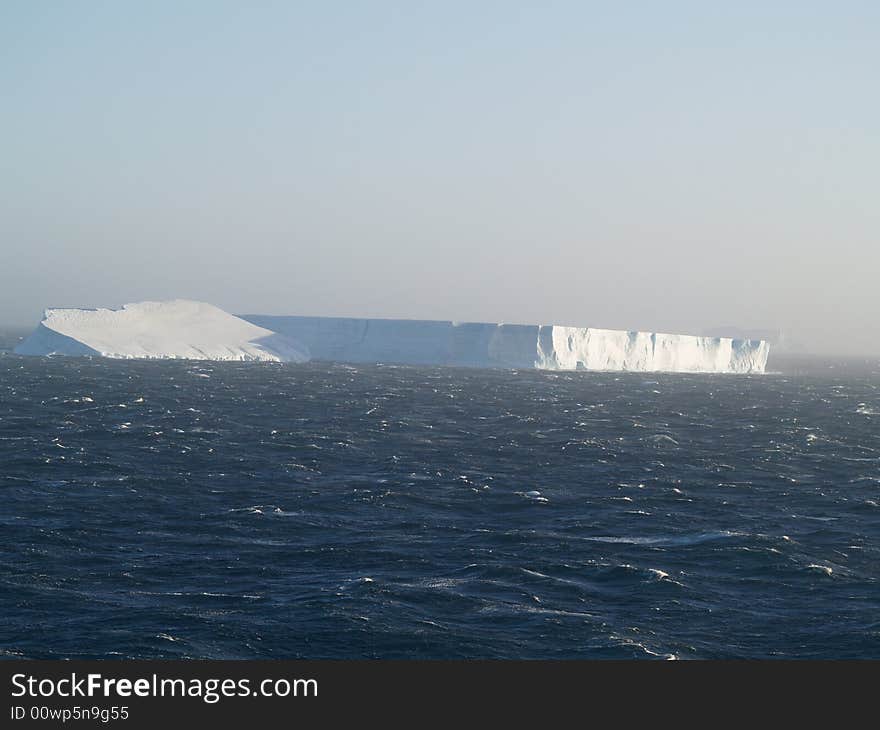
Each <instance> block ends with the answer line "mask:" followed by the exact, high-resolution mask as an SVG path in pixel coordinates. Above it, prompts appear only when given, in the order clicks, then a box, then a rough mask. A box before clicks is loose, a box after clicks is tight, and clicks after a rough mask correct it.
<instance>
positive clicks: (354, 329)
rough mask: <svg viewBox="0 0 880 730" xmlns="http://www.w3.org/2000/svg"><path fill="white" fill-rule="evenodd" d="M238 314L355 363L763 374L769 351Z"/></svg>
mask: <svg viewBox="0 0 880 730" xmlns="http://www.w3.org/2000/svg"><path fill="white" fill-rule="evenodd" d="M244 319H247V320H248V321H249V322H252V323H254V324H257V325H259V326H261V327H266V328H268V329H271V330H273V331H275V332H279V333H282V334H285V335H288V336H290V337H292V338H294V339H295V340H297V341H299V342H302V343H303V344H304V345H305V346H306V347H308V349H309V350H310V352H311V355H312V357H313V358H316V359H320V360H336V361H341V362H355V363H370V362H386V363H402V364H413V365H459V366H470V367H502V368H540V369H545V370H634V371H642V372H659V371H667V372H691V373H763V372H764V368H765V366H766V363H767V356H768V354H769V346H768V345H767V343H766V342H764V341H763V340H736V339H731V338H727V337H697V336H692V335H675V334H662V333H657V332H625V331H620V330H604V329H594V328H584V327H564V326H559V325H540V326H539V325H507V324H482V323H464V324H460V323H457V322H436V321H418V320H393V319H341V318H334V317H281V316H269V315H244Z"/></svg>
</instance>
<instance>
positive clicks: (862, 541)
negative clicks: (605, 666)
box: [0, 355, 880, 658]
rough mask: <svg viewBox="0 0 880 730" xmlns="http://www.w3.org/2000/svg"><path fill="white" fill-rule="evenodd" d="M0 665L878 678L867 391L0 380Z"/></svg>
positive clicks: (48, 368) (877, 421) (803, 386)
mask: <svg viewBox="0 0 880 730" xmlns="http://www.w3.org/2000/svg"><path fill="white" fill-rule="evenodd" d="M0 616H2V621H0V653H2V654H5V655H6V656H25V657H33V658H49V657H118V656H123V657H216V658H221V657H222V658H258V657H278V658H292V657H309V658H323V657H337V658H351V657H413V658H440V657H511V658H526V657H553V658H574V657H581V658H583V657H587V658H590V657H595V658H600V657H610V658H628V657H635V658H641V657H647V658H651V657H678V658H699V657H706V658H708V657H875V658H877V657H880V372H878V369H877V368H876V367H875V368H874V369H873V370H870V369H868V370H865V371H862V372H844V373H842V374H835V371H823V373H822V374H819V375H815V374H813V375H810V374H800V375H796V376H785V375H768V376H764V377H736V376H734V377H731V376H684V375H659V376H658V375H652V376H646V375H644V374H591V373H563V374H560V373H546V372H535V371H529V372H511V371H478V370H459V369H444V368H435V369H432V368H404V367H347V366H342V365H327V364H320V363H313V364H309V365H305V366H277V365H270V364H264V365H259V364H247V365H239V364H220V363H217V364H204V363H203V364H195V363H183V362H152V363H151V362H114V361H102V360H90V359H25V358H19V357H14V356H11V355H0Z"/></svg>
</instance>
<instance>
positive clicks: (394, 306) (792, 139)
mask: <svg viewBox="0 0 880 730" xmlns="http://www.w3.org/2000/svg"><path fill="white" fill-rule="evenodd" d="M878 23H880V6H878V5H876V4H874V3H868V2H843V3H835V4H833V5H829V4H820V3H795V2H777V3H772V4H767V3H757V2H745V3H739V4H736V5H734V6H730V7H727V6H719V5H716V4H712V6H711V7H710V6H707V5H706V4H703V3H697V2H673V3H668V4H652V3H632V4H627V5H626V6H625V7H624V6H619V7H617V6H614V7H609V6H605V5H601V4H593V3H579V2H548V3H540V4H537V3H533V4H530V3H508V2H505V3H501V2H481V3H461V2H443V3H439V2H428V3H424V4H420V5H418V6H415V5H413V4H407V3H389V2H343V3H337V4H329V3H293V2H263V3H260V4H259V5H257V6H254V7H250V6H245V5H242V4H240V3H233V2H208V1H207V0H191V1H189V2H179V3H169V2H165V1H160V2H155V3H149V4H143V3H133V2H118V3H112V4H111V3H102V2H52V3H49V2H47V3H32V2H18V1H11V0H7V2H5V3H3V4H2V6H0V59H2V61H0V88H2V91H3V96H4V99H5V104H4V107H5V108H4V114H3V115H2V116H0V131H2V134H3V139H4V141H5V149H4V154H3V156H2V163H0V164H2V169H3V173H4V174H3V175H2V177H0V324H2V325H5V326H17V327H30V326H35V325H36V323H37V322H38V321H39V319H40V315H41V313H42V310H43V309H44V308H47V307H62V306H81V307H117V306H119V305H121V304H123V303H126V302H135V301H140V300H145V299H168V298H177V297H180V298H190V299H199V300H204V301H208V302H211V303H213V304H216V305H217V306H220V307H222V308H223V309H225V310H227V311H229V312H234V313H262V314H302V315H326V316H363V317H403V318H412V319H441V320H459V321H484V322H493V321H504V322H510V323H515V322H516V323H520V322H521V323H539V324H549V323H556V324H570V325H579V326H591V327H604V328H612V329H638V330H656V331H663V332H683V333H700V332H702V331H704V330H707V329H709V328H718V327H727V326H732V327H738V328H741V329H744V330H755V329H762V330H766V329H778V330H781V331H783V332H784V333H785V335H786V337H787V338H788V340H789V342H790V343H791V344H793V345H795V346H797V347H799V349H805V350H808V351H810V352H816V353H820V354H821V353H832V352H833V353H837V354H845V355H880V342H878V338H877V337H876V334H875V333H876V330H877V327H876V324H875V318H876V317H877V314H878V312H880V287H878V285H877V282H876V279H877V272H878V271H880V252H878V246H877V244H876V239H877V238H878V233H880V211H878V206H877V204H876V202H875V198H876V188H877V180H876V178H877V170H878V169H880V140H878V136H877V133H876V131H877V128H878V122H880V101H878V99H877V95H876V94H874V93H872V92H871V89H872V88H873V87H874V86H875V85H876V82H875V79H874V77H875V76H876V69H877V68H878V67H880V38H878V31H877V28H878V27H880V24H878Z"/></svg>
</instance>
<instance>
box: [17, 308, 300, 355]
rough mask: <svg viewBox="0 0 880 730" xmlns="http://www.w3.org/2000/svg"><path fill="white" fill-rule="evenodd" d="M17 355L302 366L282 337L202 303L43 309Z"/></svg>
mask: <svg viewBox="0 0 880 730" xmlns="http://www.w3.org/2000/svg"><path fill="white" fill-rule="evenodd" d="M15 352H16V353H17V354H19V355H55V354H57V355H100V356H103V357H111V358H160V359H185V360H267V361H280V362H304V361H305V360H308V354H307V350H305V348H303V347H302V346H300V345H299V344H298V343H296V342H294V341H292V340H291V339H290V338H289V337H287V336H285V335H279V334H278V333H276V332H273V331H271V330H268V329H265V328H263V327H260V326H258V325H255V324H252V323H251V322H246V321H245V320H243V319H241V318H239V317H235V316H233V315H231V314H228V313H227V312H224V311H223V310H222V309H219V308H217V307H215V306H213V305H211V304H205V303H204V302H194V301H189V300H184V299H178V300H174V301H169V302H139V303H137V304H126V305H125V306H123V307H122V308H121V309H47V310H46V313H45V315H44V316H43V321H42V322H40V324H39V325H38V326H37V329H36V330H35V331H34V332H33V334H31V335H30V337H28V338H27V339H26V340H25V341H24V342H22V343H21V344H20V345H19V346H18V347H16V348H15Z"/></svg>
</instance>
